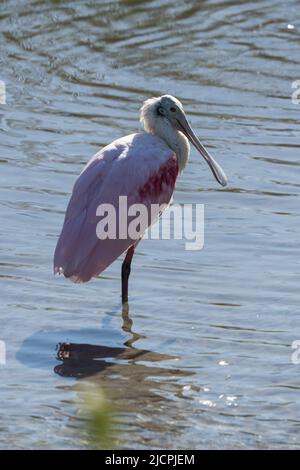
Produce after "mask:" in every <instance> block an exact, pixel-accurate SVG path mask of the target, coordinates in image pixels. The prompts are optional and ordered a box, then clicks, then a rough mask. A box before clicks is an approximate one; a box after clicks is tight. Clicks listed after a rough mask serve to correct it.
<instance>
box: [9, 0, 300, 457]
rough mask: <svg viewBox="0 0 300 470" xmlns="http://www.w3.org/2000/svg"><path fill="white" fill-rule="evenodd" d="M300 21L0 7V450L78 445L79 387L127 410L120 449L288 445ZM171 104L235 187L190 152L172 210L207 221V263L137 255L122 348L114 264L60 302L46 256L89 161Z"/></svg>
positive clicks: (291, 14) (170, 246) (283, 14)
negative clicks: (163, 102)
mask: <svg viewBox="0 0 300 470" xmlns="http://www.w3.org/2000/svg"><path fill="white" fill-rule="evenodd" d="M299 7H300V3H299V1H297V0H290V1H289V2H280V1H278V0H276V1H272V2H270V1H267V0H264V1H259V2H258V1H245V2H242V3H240V2H237V1H224V0H223V1H221V0H215V1H203V2H202V1H179V2H176V3H174V2H169V1H149V2H141V1H120V2H117V1H109V2H108V1H103V2H95V1H94V2H93V1H91V2H79V1H72V2H70V1H66V2H58V1H49V2H41V1H29V0H28V1H23V2H18V1H5V2H1V6H0V80H3V81H5V83H6V92H7V104H6V105H0V119H1V120H0V170H1V171H0V191H1V194H0V204H1V206H0V207H1V209H0V210H1V232H0V240H1V244H0V250H1V258H0V260H1V261H0V263H1V267H0V276H1V305H0V308H1V313H0V315H1V316H0V318H1V334H0V340H2V341H5V343H6V349H7V361H6V365H1V366H0V387H1V404H2V406H1V410H2V411H1V430H0V447H1V448H63V449H68V448H86V447H88V443H87V441H86V439H85V437H84V435H83V434H82V433H81V432H80V427H81V425H82V422H81V415H80V409H79V405H78V400H80V392H79V391H78V385H79V382H80V380H79V379H80V378H81V379H83V378H85V377H94V379H95V380H96V381H97V383H99V384H100V385H101V387H102V388H103V389H105V390H107V391H108V393H109V395H110V396H112V397H113V401H114V402H115V403H117V404H118V407H119V408H120V410H122V411H120V412H119V416H118V422H119V423H120V428H121V430H122V432H121V434H120V437H119V446H120V447H122V448H131V449H132V448H190V447H194V448H199V449H201V448H283V447H288V448H298V447H299V444H300V438H299V426H300V411H299V410H300V378H299V377H300V365H294V364H293V363H292V362H291V354H292V352H293V349H292V348H291V345H292V343H293V341H295V340H298V339H300V331H299V329H300V318H299V303H300V295H299V267H300V262H299V260H300V258H299V248H300V246H299V194H300V179H299V171H298V169H299V165H300V158H299V117H300V114H299V113H300V105H296V104H293V103H292V101H291V94H292V91H293V90H292V82H293V81H294V80H297V79H300V67H299V40H300V13H299V12H300V8H299ZM288 24H290V25H293V26H294V27H291V26H290V27H288ZM164 93H169V94H173V95H175V96H177V97H178V98H179V99H180V100H181V101H182V102H183V104H184V106H185V109H186V112H187V114H188V115H189V118H190V121H191V122H192V124H193V127H194V129H195V130H197V133H198V134H199V136H200V137H201V139H202V141H203V142H204V143H205V144H206V145H207V146H208V148H209V149H210V150H211V152H212V153H213V155H214V156H215V157H216V159H217V160H218V161H219V162H220V163H221V164H222V166H223V168H224V169H225V171H226V173H227V175H228V177H229V186H228V187H227V188H226V189H220V188H219V186H218V185H217V183H216V182H215V181H214V179H213V178H212V176H211V174H210V172H209V171H208V169H207V167H206V165H205V164H204V163H203V161H202V160H201V159H200V158H199V157H198V155H197V154H196V152H194V151H193V152H192V155H191V159H190V163H189V166H188V167H187V169H186V170H185V172H184V173H183V175H182V177H181V178H180V179H179V181H178V184H177V191H176V194H175V202H178V203H184V202H190V203H196V202H197V203H202V204H204V205H205V247H204V249H203V250H202V251H199V252H187V251H185V250H184V240H173V241H156V240H152V241H150V240H147V241H144V242H142V243H141V244H140V245H139V248H138V252H137V255H136V256H135V260H134V265H133V271H132V277H131V284H130V292H131V298H130V318H131V320H132V321H133V326H132V331H133V332H135V333H134V334H132V333H130V331H128V330H129V329H130V321H129V320H128V318H122V315H121V307H120V279H119V278H120V266H121V260H120V261H117V262H116V263H114V264H113V265H112V266H111V267H110V268H109V269H108V270H107V271H106V272H105V273H104V275H103V276H101V279H100V280H97V281H94V282H91V283H89V284H86V285H73V284H71V283H70V282H68V281H66V280H63V279H62V278H58V277H54V276H53V275H52V255H53V250H54V247H55V244H56V241H57V237H58V234H59V231H60V228H61V224H62V220H63V215H64V210H65V208H66V204H67V202H68V198H69V194H70V191H71V188H72V185H73V182H74V180H75V178H76V176H77V175H78V173H79V172H80V171H81V169H82V167H83V165H84V164H85V162H86V161H87V160H88V159H89V158H90V156H92V155H93V154H94V153H95V152H96V151H97V149H98V148H99V147H101V146H103V145H105V144H107V143H109V142H111V141H112V140H114V139H115V138H117V137H120V136H122V135H125V134H129V133H132V132H135V131H137V130H138V129H139V122H138V110H139V107H140V105H141V103H142V101H143V100H144V99H146V98H148V97H150V96H153V95H158V94H164ZM123 323H124V325H125V326H124V325H123ZM122 326H123V328H122ZM64 343H68V344H69V343H71V345H66V344H64ZM58 344H61V346H60V350H59V357H57V351H56V348H57V345H58ZM68 351H69V353H68ZM66 352H67V353H66ZM70 352H71V359H70Z"/></svg>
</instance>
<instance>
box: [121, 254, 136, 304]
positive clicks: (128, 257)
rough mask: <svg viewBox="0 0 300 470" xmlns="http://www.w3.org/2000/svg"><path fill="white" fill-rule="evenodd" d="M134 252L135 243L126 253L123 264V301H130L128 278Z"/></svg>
mask: <svg viewBox="0 0 300 470" xmlns="http://www.w3.org/2000/svg"><path fill="white" fill-rule="evenodd" d="M133 254H134V245H132V246H131V247H130V248H129V249H128V250H127V253H126V256H125V259H124V261H123V264H122V303H123V304H125V303H126V302H128V278H129V274H130V270H131V261H132V257H133Z"/></svg>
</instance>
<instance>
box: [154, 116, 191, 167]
mask: <svg viewBox="0 0 300 470" xmlns="http://www.w3.org/2000/svg"><path fill="white" fill-rule="evenodd" d="M145 130H146V132H150V133H151V134H154V135H156V136H157V137H160V138H161V139H162V140H163V141H164V142H165V143H166V144H167V145H168V147H170V148H171V149H172V150H173V151H174V152H175V154H176V157H177V161H178V166H179V171H180V172H181V171H183V170H184V168H185V166H186V164H187V161H188V158H189V154H190V144H189V141H188V140H187V138H186V137H185V136H184V135H183V134H182V133H181V132H179V131H177V130H176V129H174V127H173V126H171V124H170V123H169V122H168V121H167V120H166V121H162V122H161V123H160V122H156V123H155V125H154V126H153V127H152V128H151V129H149V128H148V129H145Z"/></svg>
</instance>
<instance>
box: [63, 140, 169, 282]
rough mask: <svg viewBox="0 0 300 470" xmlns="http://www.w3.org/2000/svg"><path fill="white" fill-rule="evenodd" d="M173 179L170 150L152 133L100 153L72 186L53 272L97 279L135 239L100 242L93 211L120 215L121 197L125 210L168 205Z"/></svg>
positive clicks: (77, 279)
mask: <svg viewBox="0 0 300 470" xmlns="http://www.w3.org/2000/svg"><path fill="white" fill-rule="evenodd" d="M177 175H178V162H177V158H176V155H175V153H174V151H172V150H171V149H170V148H169V147H168V146H167V145H166V143H165V142H164V141H163V140H162V139H160V138H159V137H157V136H155V135H152V134H150V133H139V134H132V135H129V136H126V137H123V138H121V139H118V140H116V141H114V142H112V143H111V144H110V145H108V146H106V147H104V148H103V149H102V150H100V151H99V152H98V153H97V154H96V155H95V156H94V157H93V158H92V159H91V160H90V162H89V163H88V164H87V166H86V167H85V168H84V170H83V171H82V173H81V174H80V176H79V178H78V179H77V181H76V183H75V185H74V188H73V192H72V196H71V199H70V202H69V205H68V208H67V211H66V215H65V220H64V224H63V228H62V231H61V234H60V237H59V240H58V243H57V246H56V250H55V255H54V271H55V272H58V273H63V274H64V275H65V276H66V277H68V278H71V279H72V280H73V281H74V282H87V281H89V280H90V279H91V278H92V277H96V276H98V275H99V274H100V273H101V272H102V271H104V269H106V268H107V267H108V266H109V265H110V264H111V263H112V262H113V261H114V260H115V259H117V258H118V257H119V256H120V255H121V254H122V253H124V252H125V251H126V250H128V248H129V247H130V246H131V245H133V244H135V243H136V242H138V239H132V238H129V237H128V238H126V239H119V238H117V239H109V238H107V239H104V240H100V239H99V238H98V237H97V233H96V227H97V223H98V221H99V217H97V215H96V210H97V207H98V206H99V205H100V204H112V205H113V206H114V207H115V209H116V212H117V215H118V210H119V208H118V201H119V196H127V198H128V206H131V205H132V204H140V203H142V204H144V205H145V206H146V207H147V208H149V209H150V206H151V204H166V205H168V204H169V203H170V201H171V199H172V194H173V191H174V187H175V182H176V178H177ZM156 216H158V214H156ZM117 218H118V217H117Z"/></svg>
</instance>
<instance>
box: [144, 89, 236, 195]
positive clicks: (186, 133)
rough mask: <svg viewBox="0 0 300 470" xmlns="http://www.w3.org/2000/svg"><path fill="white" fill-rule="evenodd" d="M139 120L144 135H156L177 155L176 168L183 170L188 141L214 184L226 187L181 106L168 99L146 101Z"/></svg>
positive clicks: (178, 102)
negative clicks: (213, 180) (196, 151)
mask: <svg viewBox="0 0 300 470" xmlns="http://www.w3.org/2000/svg"><path fill="white" fill-rule="evenodd" d="M140 120H141V122H142V124H143V126H144V129H145V131H146V132H150V133H152V134H155V135H157V136H158V137H160V138H161V139H163V140H165V142H166V143H167V144H168V145H169V147H170V148H172V150H174V152H175V153H176V155H177V158H178V160H179V167H181V168H180V169H183V168H184V166H185V163H186V161H187V159H188V155H189V144H188V140H189V141H190V142H191V143H192V144H193V145H194V147H195V148H196V149H197V150H198V151H199V152H200V154H201V155H202V157H203V158H204V159H205V160H206V161H207V163H208V165H209V166H210V168H211V170H212V172H213V174H214V176H215V178H216V180H217V181H218V182H219V183H220V184H221V185H222V186H226V184H227V177H226V175H225V173H224V172H223V170H222V168H221V167H220V165H219V164H218V163H217V162H216V161H215V160H214V159H213V158H212V156H211V155H210V154H209V153H208V152H207V150H206V149H205V148H204V147H203V145H202V144H201V142H200V140H199V139H198V137H197V136H196V135H195V133H194V131H193V129H192V128H191V126H190V124H189V123H188V121H187V118H186V116H185V112H184V110H183V107H182V104H181V103H180V101H179V100H177V99H176V98H174V96H171V95H163V96H160V97H158V98H150V99H149V100H147V101H145V102H144V104H143V106H142V108H141V117H140ZM187 139H188V140H187Z"/></svg>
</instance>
